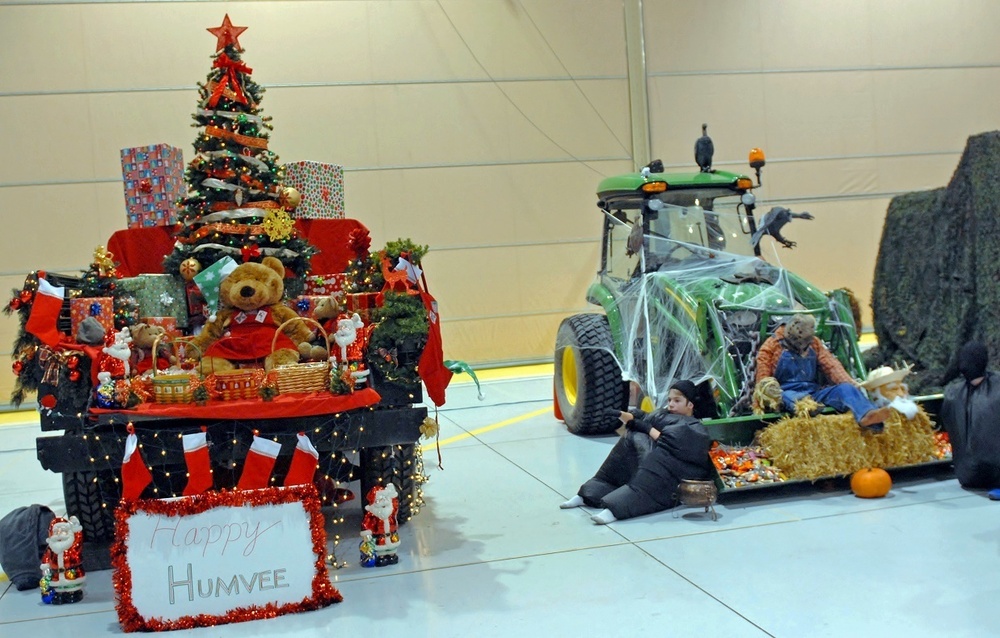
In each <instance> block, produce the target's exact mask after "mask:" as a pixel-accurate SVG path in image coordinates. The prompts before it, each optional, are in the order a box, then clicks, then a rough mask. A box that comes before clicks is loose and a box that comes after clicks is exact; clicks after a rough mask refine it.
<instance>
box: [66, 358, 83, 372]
mask: <svg viewBox="0 0 1000 638" xmlns="http://www.w3.org/2000/svg"><path fill="white" fill-rule="evenodd" d="M79 365H80V357H70V358H69V359H66V367H67V368H69V369H70V370H76V369H77V367H79Z"/></svg>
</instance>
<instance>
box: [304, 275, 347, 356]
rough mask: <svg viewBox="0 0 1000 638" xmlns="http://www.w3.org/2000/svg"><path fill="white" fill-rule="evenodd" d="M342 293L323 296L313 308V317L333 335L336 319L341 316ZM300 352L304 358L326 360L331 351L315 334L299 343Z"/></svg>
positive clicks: (327, 332)
mask: <svg viewBox="0 0 1000 638" xmlns="http://www.w3.org/2000/svg"><path fill="white" fill-rule="evenodd" d="M342 294H343V293H342V292H335V293H333V294H331V295H329V296H327V297H323V298H322V299H320V300H319V301H318V302H316V308H315V309H314V310H313V318H314V319H315V320H316V321H317V322H318V323H319V324H320V325H321V326H323V329H324V330H326V334H328V335H331V336H332V335H333V333H334V331H335V330H336V328H337V326H336V323H337V322H336V319H337V317H339V316H340V303H339V302H338V298H339V297H340V296H341V295H342ZM299 354H300V355H301V356H302V358H303V359H308V360H312V361H326V359H327V358H328V357H329V356H330V353H329V351H327V349H326V344H323V343H321V342H320V341H319V340H318V337H317V336H316V335H315V334H314V335H313V336H312V337H310V339H309V340H308V341H306V342H303V343H300V344H299Z"/></svg>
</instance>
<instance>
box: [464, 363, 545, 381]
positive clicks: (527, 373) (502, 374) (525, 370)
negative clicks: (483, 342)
mask: <svg viewBox="0 0 1000 638" xmlns="http://www.w3.org/2000/svg"><path fill="white" fill-rule="evenodd" d="M473 370H474V371H475V373H476V377H478V378H479V381H480V382H483V381H496V380H497V379H514V378H517V377H540V376H545V375H551V374H552V370H553V364H551V363H538V364H534V365H524V366H512V367H509V368H486V369H484V370H476V369H475V368H473ZM463 383H472V377H470V376H469V375H467V374H462V373H458V374H456V375H455V376H454V377H452V380H451V385H455V384H463Z"/></svg>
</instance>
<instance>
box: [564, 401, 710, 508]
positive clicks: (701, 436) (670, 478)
mask: <svg viewBox="0 0 1000 638" xmlns="http://www.w3.org/2000/svg"><path fill="white" fill-rule="evenodd" d="M697 400H698V390H697V388H696V386H695V385H694V384H693V383H691V382H690V381H677V382H676V383H674V384H673V385H672V386H670V392H669V394H668V395H667V407H666V408H665V409H660V410H656V411H655V412H653V413H651V414H647V413H645V412H643V411H642V410H635V411H633V412H621V413H618V418H619V419H620V420H621V421H622V423H624V425H625V427H626V432H625V435H624V436H622V438H621V439H619V440H618V442H617V443H615V446H614V447H613V448H612V449H611V452H610V453H609V454H608V458H607V459H605V461H604V463H603V464H601V467H600V468H599V469H598V470H597V474H595V475H594V478H592V479H590V480H589V481H587V482H586V483H584V484H583V485H582V486H581V487H580V490H579V492H577V495H576V496H574V497H573V498H571V499H569V500H568V501H566V502H565V503H562V504H561V505H560V506H559V507H561V508H563V509H568V508H572V507H579V506H581V505H587V506H588V507H594V508H596V507H601V508H603V509H602V510H601V511H600V512H598V513H597V514H594V515H593V516H592V517H591V519H592V520H593V521H594V522H595V523H597V524H599V525H605V524H607V523H611V522H613V521H616V520H622V519H626V518H632V517H635V516H642V515H644V514H652V513H653V512H661V511H663V510H665V509H668V508H670V507H673V506H674V505H676V499H675V498H674V493H675V492H676V491H677V486H678V485H680V482H681V480H682V479H689V480H706V479H708V478H709V477H710V476H711V472H712V462H711V460H710V459H709V456H708V450H709V448H710V446H711V444H712V440H711V438H710V437H709V436H708V432H707V431H706V430H705V426H703V425H702V424H701V421H699V420H698V419H697V418H695V416H694V414H695V412H696V410H697V408H696V401H697Z"/></svg>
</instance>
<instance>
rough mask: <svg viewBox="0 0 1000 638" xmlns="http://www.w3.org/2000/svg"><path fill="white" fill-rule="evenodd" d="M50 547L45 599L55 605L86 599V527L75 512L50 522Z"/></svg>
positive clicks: (44, 579)
mask: <svg viewBox="0 0 1000 638" xmlns="http://www.w3.org/2000/svg"><path fill="white" fill-rule="evenodd" d="M45 542H46V543H48V546H49V548H48V549H47V550H45V555H44V556H42V560H43V561H44V562H43V563H42V580H41V582H40V583H39V585H40V586H41V589H42V602H44V603H46V604H52V605H62V604H67V603H76V602H79V601H80V600H82V599H83V584H84V582H85V581H86V580H87V575H86V574H85V573H84V571H83V558H82V556H81V552H82V550H83V527H82V526H81V525H80V521H79V520H77V518H76V517H75V516H70V517H69V518H68V519H67V518H65V517H62V516H57V517H55V518H53V519H52V522H51V523H49V536H48V538H46V539H45Z"/></svg>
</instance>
